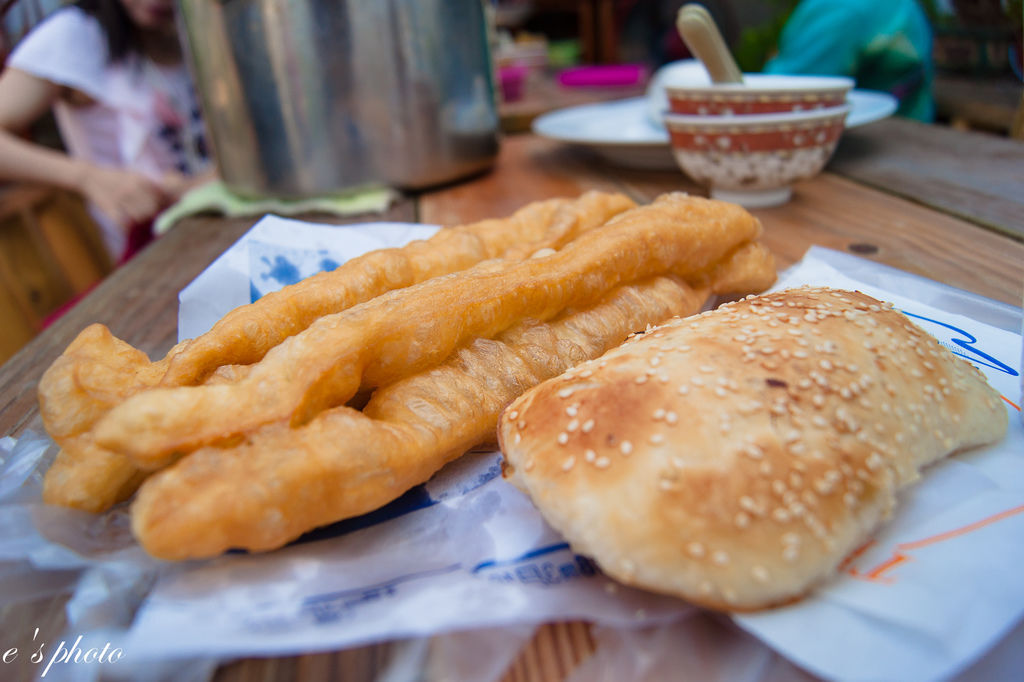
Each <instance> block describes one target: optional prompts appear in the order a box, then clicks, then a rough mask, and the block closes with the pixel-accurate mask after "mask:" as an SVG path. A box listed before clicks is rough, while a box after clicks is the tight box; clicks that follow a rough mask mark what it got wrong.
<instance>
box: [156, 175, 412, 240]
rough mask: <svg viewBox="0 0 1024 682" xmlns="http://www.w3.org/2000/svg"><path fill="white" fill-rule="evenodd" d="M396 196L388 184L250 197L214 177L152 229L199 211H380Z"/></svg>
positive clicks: (247, 213) (239, 213) (162, 228)
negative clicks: (337, 191) (310, 193)
mask: <svg viewBox="0 0 1024 682" xmlns="http://www.w3.org/2000/svg"><path fill="white" fill-rule="evenodd" d="M395 196H396V194H395V191H394V190H392V189H391V188H388V187H362V188H357V189H352V190H348V191H346V192H344V193H341V194H336V195H331V196H324V197H314V198H310V199H294V200H291V199H249V198H245V197H240V196H238V195H237V194H234V193H233V192H231V190H229V189H228V188H227V187H226V186H225V185H224V183H223V182H221V181H220V180H212V181H210V182H207V183H204V184H202V185H200V186H198V187H196V188H194V189H192V190H190V191H189V192H186V193H185V195H184V196H183V197H182V198H181V199H179V200H178V202H177V203H176V204H174V205H172V206H171V207H169V208H168V209H167V210H165V211H164V212H163V213H161V214H160V215H158V216H157V217H156V221H155V222H154V223H153V231H154V232H155V233H156V234H158V235H160V234H164V233H165V232H167V231H168V230H169V229H171V227H173V226H174V224H175V223H176V222H178V221H179V220H181V219H182V218H185V217H188V216H190V215H195V214H197V213H220V214H222V215H225V216H229V217H237V216H250V215H252V216H255V215H259V216H262V215H265V214H267V213H274V214H277V215H282V216H294V215H299V214H302V213H314V212H319V213H331V214H334V215H339V216H350V215H358V214H361V213H381V212H383V211H385V210H386V209H387V208H388V206H390V205H391V202H392V201H394V199H395Z"/></svg>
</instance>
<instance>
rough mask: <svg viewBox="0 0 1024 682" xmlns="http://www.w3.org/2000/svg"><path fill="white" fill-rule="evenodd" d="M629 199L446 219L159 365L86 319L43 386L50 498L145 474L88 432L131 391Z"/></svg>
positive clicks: (235, 368) (280, 296) (215, 375)
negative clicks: (457, 221)
mask: <svg viewBox="0 0 1024 682" xmlns="http://www.w3.org/2000/svg"><path fill="white" fill-rule="evenodd" d="M634 205H635V204H634V202H633V201H632V200H630V199H629V198H628V197H625V196H624V195H621V194H612V193H601V192H588V193H586V194H584V195H582V196H580V197H579V198H577V199H575V200H569V199H550V200H547V201H540V202H534V203H531V204H528V205H526V206H524V207H523V208H522V209H520V210H519V211H517V212H516V213H514V214H513V215H512V216H510V217H508V218H501V219H497V218H496V219H490V220H483V221H480V222H477V223H472V224H469V225H463V226H459V227H453V228H449V229H446V230H442V231H440V232H438V233H437V234H435V235H434V236H433V237H432V238H430V239H428V240H424V241H416V242H413V243H411V244H409V245H407V246H405V247H401V248H395V249H382V250H379V251H375V252H371V253H369V254H366V255H364V256H362V257H360V258H355V259H353V260H351V261H348V262H346V263H345V264H343V265H342V266H341V267H339V268H337V269H336V270H334V271H331V272H328V273H321V274H319V275H316V276H313V277H311V278H308V279H306V280H303V281H302V282H299V283H297V284H295V285H292V286H289V287H285V289H283V290H281V291H279V292H276V293H274V294H270V295H268V296H265V297H263V298H261V299H260V300H259V301H257V302H255V303H253V304H250V305H246V306H242V307H240V308H238V309H236V310H234V311H232V312H230V313H228V315H226V316H225V317H224V319H222V320H221V321H220V322H219V323H218V324H217V325H215V326H214V328H213V329H212V330H211V331H210V332H208V333H207V334H205V335H203V336H201V337H199V338H197V339H193V340H188V341H183V342H182V343H180V344H178V345H177V346H175V347H174V348H173V349H172V350H171V351H170V352H169V353H168V354H167V355H166V356H165V357H164V358H163V359H161V360H159V361H157V362H150V361H149V359H148V358H147V357H146V356H145V354H144V353H142V352H141V351H139V350H137V349H135V348H133V347H132V346H131V345H129V344H127V343H125V342H124V341H121V340H120V339H117V338H116V337H114V336H113V335H112V334H111V333H110V331H109V330H108V329H107V328H106V327H104V326H103V325H99V324H95V325H91V326H90V327H88V328H86V329H85V330H83V331H82V332H81V333H80V334H79V336H78V337H77V338H76V339H75V340H74V341H73V342H72V343H71V344H70V345H69V346H68V348H67V349H66V350H65V352H64V353H63V354H62V355H61V356H60V357H58V358H57V360H56V361H55V362H54V363H53V365H52V366H51V367H50V368H49V369H48V370H47V371H46V372H45V373H44V375H43V377H42V379H41V380H40V383H39V389H38V394H39V404H40V412H41V413H42V417H43V423H44V425H45V427H46V429H47V432H48V433H49V434H50V435H51V437H53V438H54V440H56V441H57V442H58V443H59V444H60V446H61V448H62V451H61V453H60V454H59V456H58V460H57V464H56V465H55V467H54V471H53V473H52V474H50V475H49V476H48V478H49V480H47V481H46V499H47V501H48V502H49V503H51V504H62V505H65V506H71V507H76V508H82V509H87V510H89V511H97V510H102V509H106V508H108V507H109V506H111V505H113V504H115V503H117V502H119V501H121V500H123V499H126V498H127V497H128V496H130V495H131V494H132V492H134V490H135V487H136V486H137V484H138V482H139V481H140V480H142V478H144V477H145V474H144V473H143V472H142V471H141V470H140V469H139V468H138V467H137V466H136V464H134V463H132V462H130V461H129V460H128V459H127V458H125V457H124V456H123V455H119V454H116V453H114V452H112V451H110V450H108V449H106V448H103V447H101V446H100V445H98V444H97V443H96V441H95V438H94V436H93V435H92V434H91V433H89V432H90V431H91V430H92V429H93V427H94V426H95V424H96V423H97V422H98V421H99V420H100V419H101V418H102V417H103V416H104V415H105V414H106V413H107V412H108V411H109V410H110V409H111V408H112V407H114V406H115V405H117V404H119V403H120V402H122V401H124V400H125V399H127V398H128V397H130V396H131V395H134V394H136V393H139V392H141V391H144V390H147V389H150V388H153V387H155V386H157V385H161V386H176V385H185V384H190V383H196V382H198V381H200V380H202V379H204V378H206V377H209V381H210V383H213V384H225V383H231V382H232V381H237V380H238V379H239V378H240V377H241V376H242V375H244V374H246V373H247V372H246V370H243V369H241V368H242V367H245V365H244V364H242V365H240V364H237V363H245V362H252V361H255V360H259V359H260V358H262V357H263V356H264V355H265V354H266V352H267V350H269V349H270V348H272V347H273V346H275V345H277V344H279V343H280V342H281V341H282V340H283V339H285V338H287V337H288V336H290V335H292V334H295V333H297V332H299V331H301V330H302V329H304V328H306V327H307V326H309V324H311V323H312V322H313V321H314V320H315V319H317V318H318V317H320V316H322V315H324V314H329V313H335V312H338V311H339V310H343V309H345V308H347V307H351V306H352V305H354V304H356V303H359V302H361V301H364V300H368V299H369V298H372V297H374V296H377V295H379V294H381V293H383V292H385V291H388V290H390V289H393V288H396V287H402V286H408V285H411V284H414V283H416V282H420V281H423V280H424V279H427V278H429V277H432V276H435V275H439V274H444V273H449V272H454V271H457V270H459V269H463V268H467V267H470V266H472V265H473V264H474V263H478V262H480V261H483V260H485V259H488V258H494V257H498V256H504V257H508V258H522V257H524V254H525V255H529V253H532V252H533V251H535V250H536V249H539V248H558V247H560V246H562V245H563V244H565V243H567V242H568V241H570V240H571V239H573V238H575V237H576V236H578V235H579V234H581V233H583V232H586V231H587V230H590V229H593V228H594V227H596V226H598V225H600V224H602V223H604V222H605V221H607V220H608V219H609V218H611V217H612V216H614V215H617V214H618V213H621V212H622V211H625V210H627V209H629V208H631V207H633V206H634ZM220 367H227V368H228V369H226V370H219V368H220ZM86 501H87V502H86Z"/></svg>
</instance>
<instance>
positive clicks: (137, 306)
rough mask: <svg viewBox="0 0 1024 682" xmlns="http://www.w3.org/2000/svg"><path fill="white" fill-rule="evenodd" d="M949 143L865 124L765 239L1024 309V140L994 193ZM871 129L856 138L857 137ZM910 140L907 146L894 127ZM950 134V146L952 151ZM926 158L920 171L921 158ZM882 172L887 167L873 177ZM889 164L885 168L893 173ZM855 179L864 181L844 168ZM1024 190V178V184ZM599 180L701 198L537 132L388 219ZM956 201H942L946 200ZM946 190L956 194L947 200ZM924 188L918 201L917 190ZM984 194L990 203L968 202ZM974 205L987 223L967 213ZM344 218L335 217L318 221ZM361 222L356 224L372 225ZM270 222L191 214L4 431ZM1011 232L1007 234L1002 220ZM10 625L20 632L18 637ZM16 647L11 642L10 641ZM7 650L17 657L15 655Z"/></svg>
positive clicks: (98, 301) (137, 266)
mask: <svg viewBox="0 0 1024 682" xmlns="http://www.w3.org/2000/svg"><path fill="white" fill-rule="evenodd" d="M910 129H911V130H914V131H916V134H917V135H918V136H919V137H920V136H922V135H923V136H925V137H928V138H929V139H932V140H935V141H937V144H938V146H935V147H934V148H933V149H932V152H933V154H932V157H931V159H930V160H927V161H925V160H923V156H922V154H921V153H920V152H919V157H921V158H919V159H917V161H916V162H915V159H914V158H907V157H906V156H904V151H905V149H906V145H907V144H909V143H910V141H909V140H908V139H906V134H907V130H908V128H907V126H906V125H904V123H901V122H896V121H889V122H880V123H875V124H871V125H869V126H865V127H864V128H862V129H859V131H850V134H849V135H848V139H846V140H845V141H844V145H846V146H847V147H848V148H847V149H846V150H841V151H842V153H841V154H840V155H839V156H837V162H836V163H835V164H834V171H830V172H826V173H824V174H823V175H821V176H820V177H818V178H816V179H814V180H811V181H808V182H805V183H803V184H801V185H799V186H797V188H796V191H795V194H794V197H793V200H792V201H791V202H790V203H788V204H786V205H785V206H781V207H776V208H768V209H759V210H755V211H753V212H754V213H755V214H756V215H757V216H758V217H759V218H760V219H761V220H762V222H763V223H764V227H765V234H764V239H765V242H766V243H767V245H768V246H769V247H770V248H771V249H772V250H773V251H774V253H775V254H776V256H777V258H778V265H779V267H780V268H784V267H787V266H789V265H790V264H792V263H794V262H795V261H797V260H799V259H800V258H801V257H802V256H803V255H804V253H805V252H806V250H807V249H808V248H809V247H810V246H811V245H820V246H824V247H828V248H831V249H836V250H839V251H846V252H852V253H855V254H857V255H860V256H862V257H865V258H869V259H871V260H874V261H877V262H879V263H884V264H887V265H891V266H895V267H897V268H900V269H903V270H906V271H909V272H913V273H916V274H919V275H923V276H925V277H929V278H932V279H936V280H939V281H942V282H945V283H947V284H949V285H952V286H955V287H960V288H963V289H966V290H969V291H972V292H976V293H978V294H981V295H984V296H987V297H990V298H993V299H996V300H999V301H1003V302H1006V303H1010V304H1013V305H1020V303H1021V300H1022V286H1024V281H1022V273H1024V242H1022V241H1020V240H1019V237H1014V236H1011V235H1015V234H1017V233H1018V232H1019V228H1020V226H1021V225H1020V220H1021V216H1022V215H1024V214H1022V212H1021V210H1020V202H1021V201H1024V182H1022V181H1021V179H1020V177H1019V171H1020V169H1021V167H1022V166H1021V165H1020V163H1019V161H1020V158H1021V156H1020V155H1021V149H1022V148H1024V146H1021V145H1019V143H1014V142H1011V141H999V142H994V143H992V149H996V150H1001V153H1002V154H1003V155H1005V156H1008V157H1009V158H1014V159H1017V161H1016V163H1015V164H1010V165H1011V166H1015V168H1016V171H1017V172H1018V176H1017V179H1016V181H1014V182H1009V184H1008V185H1007V187H1006V188H1004V190H1005V191H1002V193H999V192H996V193H994V194H993V193H989V194H985V192H984V189H985V188H978V187H975V186H974V178H973V177H972V176H971V174H970V173H967V174H965V173H962V172H959V171H958V170H957V169H959V168H962V167H964V164H967V165H968V166H970V164H971V163H972V160H973V159H974V157H973V156H972V145H971V144H970V143H971V142H972V140H973V138H970V139H966V140H965V138H964V137H962V136H961V134H959V133H957V132H956V131H951V130H946V129H939V128H935V129H930V128H929V129H928V130H925V131H921V130H918V129H916V128H910ZM855 133H856V134H855ZM890 134H892V135H898V136H902V137H901V138H900V139H895V138H890V137H889V135H890ZM939 143H941V144H939ZM915 163H916V164H917V165H915ZM872 169H874V171H872ZM879 169H883V170H884V171H885V172H881V171H880V170H879ZM844 175H846V176H848V177H844ZM935 177H941V178H942V182H943V185H942V187H941V190H940V189H938V188H936V191H934V192H932V191H925V190H922V187H921V186H922V184H924V185H929V186H930V183H931V181H928V182H922V181H921V178H925V179H928V178H935ZM1014 183H1015V184H1014ZM588 189H603V190H618V191H622V192H625V193H626V194H628V195H630V196H631V197H633V198H634V199H636V200H637V201H639V202H647V201H650V200H651V199H653V198H654V197H655V196H657V195H658V194H660V193H662V192H666V191H672V190H685V191H690V192H695V193H696V192H699V191H700V190H699V189H698V188H697V187H695V186H694V185H692V184H690V183H689V182H688V181H687V180H686V179H685V178H684V177H683V176H682V175H681V174H680V173H676V172H655V171H639V170H623V169H621V168H617V167H613V166H610V165H607V164H604V163H602V162H600V161H598V160H597V159H596V158H595V157H592V156H591V155H590V154H588V153H586V152H585V151H581V150H577V149H573V148H569V147H565V146H562V145H559V144H557V143H553V142H550V141H546V140H543V139H540V138H537V137H535V136H533V135H529V134H524V135H518V136H510V137H507V138H506V139H505V140H504V141H503V145H502V151H501V155H500V158H499V159H498V162H497V164H496V166H495V168H494V170H493V171H492V172H489V173H487V174H485V175H482V176H479V177H476V178H473V179H470V180H468V181H466V182H463V183H459V184H454V185H450V186H446V187H442V188H438V189H436V190H432V191H428V192H425V193H422V194H417V195H412V196H406V197H403V198H402V199H400V200H399V201H398V202H397V203H396V204H394V205H393V206H392V208H391V209H389V210H388V211H387V213H386V214H385V215H383V216H373V217H372V218H384V219H389V220H403V221H409V220H418V221H423V222H428V223H440V224H445V225H452V224H457V223H461V222H468V221H472V220H476V219H480V218H484V217H489V216H499V215H505V214H508V213H511V212H512V211H513V210H515V209H516V208H518V207H519V206H521V205H523V204H525V203H526V202H529V201H533V200H537V199H543V198H547V197H552V196H556V195H577V194H579V193H581V192H583V191H585V190H588ZM936 195H940V196H936ZM946 195H950V196H952V197H954V198H956V201H952V202H949V203H950V204H951V205H947V202H945V201H944V200H943V199H944V198H945V196H946ZM908 197H909V198H908ZM964 197H969V198H973V199H974V200H976V203H972V202H971V201H968V200H965V199H964ZM965 204H967V208H968V209H971V210H970V211H966V212H968V213H972V214H973V216H967V217H969V218H971V220H966V219H964V217H963V216H964V213H965V210H963V209H964V205H965ZM311 219H317V220H321V221H324V222H338V221H334V220H332V219H331V218H330V217H326V216H312V217H311ZM365 219H366V217H365V216H363V217H358V218H353V219H352V221H353V222H354V221H360V220H365ZM254 222H255V219H223V218H218V217H198V218H192V219H188V220H186V221H184V222H182V223H181V224H179V225H178V226H177V227H175V228H174V229H173V230H172V231H171V232H170V233H169V234H167V235H166V236H164V237H163V238H161V239H160V240H159V241H158V242H156V243H155V244H153V245H152V246H151V247H149V248H147V249H146V250H145V251H143V252H142V253H141V254H140V255H139V256H137V257H136V258H135V259H134V260H133V261H132V262H130V263H129V264H128V265H127V266H125V267H123V268H121V269H119V270H117V271H116V272H115V273H114V274H113V275H111V276H110V277H109V278H107V279H106V280H105V281H104V282H103V283H102V284H101V285H100V286H98V287H97V288H96V289H95V290H94V291H93V292H92V293H91V294H90V295H89V296H88V297H86V298H85V299H84V300H83V301H82V302H81V303H80V304H79V305H78V306H77V307H76V308H74V309H73V310H71V311H70V312H69V313H68V314H67V315H65V316H64V317H63V318H62V319H60V320H59V321H58V322H57V323H56V324H54V325H53V326H51V327H50V328H49V329H47V330H46V332H45V333H43V334H42V335H41V336H39V337H38V338H37V339H35V340H34V341H33V342H31V343H30V344H29V345H28V346H26V347H25V348H24V349H23V350H22V351H20V352H19V353H18V354H17V355H16V356H15V357H14V358H12V359H11V360H10V361H9V362H7V363H6V364H5V365H4V366H3V367H2V368H0V435H8V434H10V435H14V436H18V435H19V434H21V433H22V432H23V431H24V430H25V429H29V428H31V429H35V430H41V423H40V420H39V415H38V409H37V406H36V401H35V389H36V384H37V381H38V379H39V377H40V375H41V373H42V372H43V370H44V369H45V368H46V367H47V366H48V365H49V364H50V363H51V362H52V361H53V359H54V358H55V357H56V356H57V355H58V354H59V353H60V352H61V350H62V349H63V348H64V347H65V346H66V345H67V344H68V343H69V342H70V340H71V339H72V338H73V337H74V335H75V334H77V332H78V331H79V330H80V329H81V328H82V327H84V326H85V325H86V324H88V323H90V322H103V323H105V324H107V325H108V326H109V327H110V328H111V329H112V331H113V332H114V334H116V335H117V336H120V337H121V338H123V339H126V340H127V341H129V342H130V343H132V344H134V345H135V346H137V347H139V348H141V349H142V350H144V351H146V352H147V353H149V354H150V355H151V356H160V355H162V354H163V353H164V352H165V351H166V350H167V349H168V348H170V346H171V345H172V344H173V343H174V342H175V340H176V319H177V318H176V313H177V293H178V291H179V290H180V289H182V288H183V287H184V286H185V285H186V284H188V283H189V282H190V281H191V280H192V279H193V278H194V277H195V276H196V275H198V274H199V273H200V272H201V271H202V270H203V269H204V268H205V267H206V266H207V265H208V264H209V263H210V262H211V261H212V260H213V259H214V258H215V257H216V256H217V255H218V254H220V253H221V252H222V251H224V250H225V249H226V248H227V247H228V246H229V245H230V244H231V243H233V242H234V241H235V240H236V239H237V238H238V237H240V236H241V235H242V234H243V233H244V232H245V231H246V230H247V229H248V228H249V227H250V226H251V225H252V224H253V223H254ZM993 228H995V229H993ZM62 603H63V602H62V600H60V599H47V600H40V601H26V602H23V603H20V604H17V605H15V606H12V607H8V608H7V609H5V610H4V612H3V614H2V616H0V623H2V628H0V632H3V633H4V634H5V638H6V639H5V641H4V642H3V644H4V646H18V647H21V648H22V650H23V651H28V650H29V649H28V648H27V647H29V645H30V644H31V636H32V630H33V628H36V627H40V628H43V629H44V630H45V631H48V632H59V631H60V630H61V623H62V621H63V611H62ZM8 633H10V634H9V635H8ZM7 640H10V642H8V641H7ZM593 648H594V641H593V639H592V637H591V636H590V634H589V630H588V626H587V625H586V624H583V623H560V624H552V625H547V626H544V627H542V628H541V629H540V630H538V632H537V634H536V636H535V637H534V638H533V640H532V641H531V642H530V643H529V644H528V645H527V647H526V648H525V649H524V650H523V652H522V653H521V655H520V656H519V657H518V658H517V659H516V660H515V662H514V663H513V665H512V667H511V668H510V669H509V671H508V673H507V675H506V679H507V680H515V681H517V682H518V681H525V680H559V679H563V678H564V677H565V676H566V675H567V674H568V673H569V672H571V671H572V669H573V668H574V667H575V666H576V665H577V663H578V662H579V661H580V660H582V659H583V658H584V657H586V656H587V655H589V653H590V652H591V651H592V650H593ZM388 651H389V649H388V646H387V645H380V646H376V647H365V648H360V649H355V650H350V651H343V652H336V653H328V654H323V653H321V654H309V655H302V656H295V657H289V658H278V659H249V660H245V661H239V662H234V663H229V664H226V665H224V666H222V667H221V668H220V669H219V671H218V672H217V675H216V679H218V680H270V679H297V680H317V679H323V678H325V677H326V676H328V675H330V674H331V673H335V674H338V675H341V674H343V675H344V679H346V680H369V679H372V678H373V674H374V672H379V670H380V667H381V666H382V665H383V662H384V661H385V660H386V659H387V655H388ZM0 653H2V652H0ZM18 666H19V664H18V663H17V662H15V664H14V665H9V666H7V667H5V668H4V669H3V670H2V673H0V677H3V679H30V678H31V676H32V673H33V670H34V666H31V665H29V664H24V665H20V667H18Z"/></svg>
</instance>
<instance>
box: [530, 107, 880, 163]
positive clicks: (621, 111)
mask: <svg viewBox="0 0 1024 682" xmlns="http://www.w3.org/2000/svg"><path fill="white" fill-rule="evenodd" d="M847 100H848V101H849V103H850V105H851V106H852V109H851V110H850V114H849V116H847V117H846V127H847V128H855V127H857V126H861V125H864V124H865V123H871V122H872V121H878V120H880V119H883V118H886V117H888V116H891V115H892V114H893V112H895V111H896V98H895V97H893V96H892V95H889V94H887V93H884V92H876V91H873V90H851V91H850V92H849V93H848V95H847ZM648 112H649V108H648V101H647V98H646V97H632V98H630V99H621V100H615V101H612V102H601V103H598V104H585V105H582V106H576V107H569V108H567V109H559V110H557V111H552V112H550V113H547V114H544V115H542V116H538V117H537V118H536V119H535V120H534V122H533V132H534V133H536V134H537V135H540V136H541V137H547V138H550V139H552V140H558V141H559V142H566V143H569V144H577V145H582V146H585V147H589V148H591V149H592V150H593V151H595V152H596V153H597V154H599V155H600V156H602V157H604V158H605V159H606V160H608V161H610V162H611V163H615V164H617V165H620V166H626V167H628V168H643V169H647V170H675V169H678V166H677V165H676V162H675V159H673V158H672V150H671V149H670V148H669V144H668V132H666V130H665V128H664V126H662V125H661V124H660V123H656V122H655V121H652V120H651V116H650V115H649V113H648Z"/></svg>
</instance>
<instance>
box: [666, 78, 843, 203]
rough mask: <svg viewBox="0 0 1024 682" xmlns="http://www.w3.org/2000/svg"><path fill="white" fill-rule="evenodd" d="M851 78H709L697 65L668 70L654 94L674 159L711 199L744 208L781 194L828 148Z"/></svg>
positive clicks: (808, 173)
mask: <svg viewBox="0 0 1024 682" xmlns="http://www.w3.org/2000/svg"><path fill="white" fill-rule="evenodd" d="M853 85H854V83H853V80H852V79H849V78H844V77H840V76H784V75H766V74H744V75H743V80H742V82H741V83H712V82H711V81H710V80H709V79H708V76H707V73H706V72H704V70H703V69H700V70H695V69H693V68H685V69H680V70H677V71H676V72H675V73H672V72H669V73H667V75H666V76H665V77H663V78H662V79H661V82H659V88H663V92H659V93H658V94H657V97H658V98H660V99H659V102H660V103H663V104H664V105H665V108H664V109H663V110H662V114H661V116H662V120H663V122H664V124H665V127H666V128H667V129H668V133H669V138H670V141H671V145H672V152H673V154H674V156H675V159H676V161H677V162H678V163H679V166H680V167H681V168H682V169H683V172H685V173H686V174H687V175H688V176H690V177H691V178H692V179H693V180H694V181H695V182H697V183H699V184H700V185H702V186H704V187H706V188H707V189H708V191H709V193H710V195H711V196H712V197H714V198H716V199H723V200H725V201H731V202H734V203H737V204H740V205H742V206H747V207H751V208H756V207H764V206H775V205H779V204H783V203H785V202H787V201H788V200H789V198H790V196H791V194H792V185H793V184H794V183H796V182H798V181H800V180H806V179H808V178H811V177H813V176H815V175H817V174H818V173H819V172H821V170H822V169H823V168H824V167H825V164H826V163H827V162H828V160H829V159H830V158H831V156H832V153H833V152H834V151H835V148H836V145H837V144H838V142H839V138H840V136H841V135H842V132H843V129H844V127H845V121H846V115H847V114H848V113H849V111H850V106H849V105H848V104H847V103H846V95H847V93H848V92H849V91H850V89H851V88H853Z"/></svg>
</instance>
